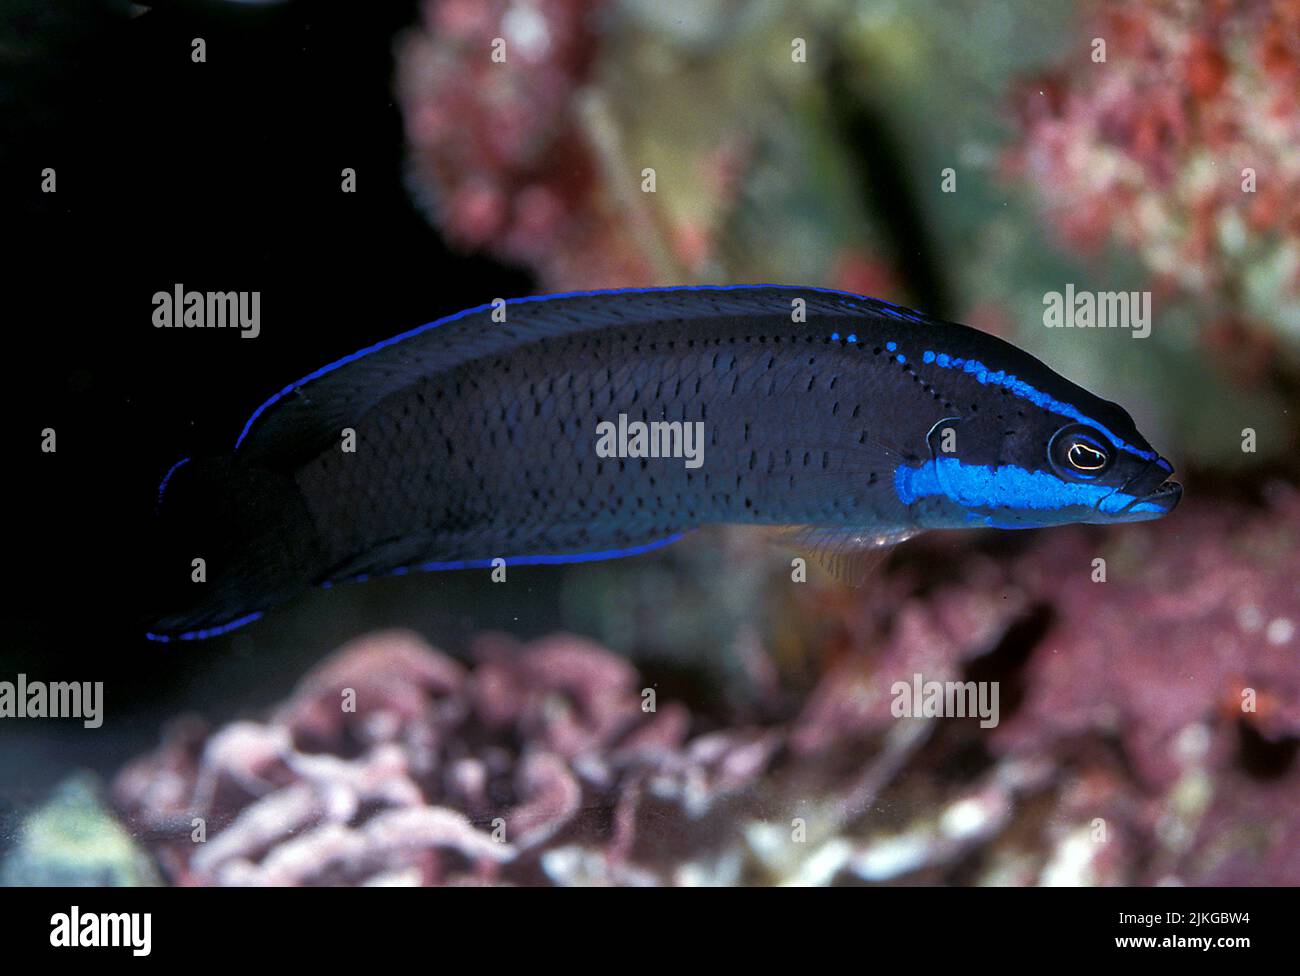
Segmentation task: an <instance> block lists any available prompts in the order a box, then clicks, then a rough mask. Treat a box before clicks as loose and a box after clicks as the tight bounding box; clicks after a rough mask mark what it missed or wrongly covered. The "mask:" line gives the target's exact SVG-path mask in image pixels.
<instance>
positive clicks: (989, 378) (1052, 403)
mask: <svg viewBox="0 0 1300 976" xmlns="http://www.w3.org/2000/svg"><path fill="white" fill-rule="evenodd" d="M921 358H922V359H923V360H924V361H925V362H927V363H928V362H930V361H931V360H933V361H934V364H935V365H936V366H939V367H941V368H943V369H959V370H961V371H962V372H964V373H969V374H971V375H972V376H974V377H975V379H976V380H977V381H978V382H980V383H984V384H988V385H992V386H1000V387H1003V388H1004V389H1006V390H1008V391H1009V392H1010V393H1012V394H1013V395H1014V396H1018V397H1020V398H1021V399H1022V400H1028V401H1029V402H1030V403H1032V404H1034V405H1035V406H1038V407H1042V408H1043V409H1044V410H1050V411H1051V412H1052V413H1056V414H1060V415H1061V416H1062V417H1069V418H1070V419H1071V420H1076V421H1078V422H1079V423H1081V424H1087V425H1088V426H1090V427H1096V428H1097V429H1098V430H1099V431H1101V432H1102V433H1103V434H1105V435H1106V436H1107V437H1109V438H1110V441H1111V443H1112V444H1114V445H1115V446H1116V447H1117V448H1119V449H1120V450H1121V451H1127V452H1128V453H1129V454H1133V455H1136V456H1137V457H1140V458H1142V459H1143V460H1146V461H1154V460H1156V457H1157V455H1156V454H1155V453H1154V452H1153V451H1144V450H1142V448H1140V447H1135V446H1134V445H1132V444H1129V443H1128V442H1127V441H1125V440H1124V439H1123V438H1121V437H1119V436H1117V435H1116V434H1115V432H1114V431H1112V430H1111V429H1109V428H1108V427H1107V426H1106V425H1105V424H1102V423H1100V422H1099V421H1096V420H1094V419H1093V418H1092V417H1089V416H1087V415H1086V414H1084V413H1083V412H1082V411H1081V410H1079V408H1078V407H1076V406H1074V405H1073V404H1069V403H1066V402H1065V401H1063V400H1057V399H1056V398H1055V397H1053V396H1051V395H1050V394H1047V393H1044V392H1043V391H1042V390H1039V389H1037V388H1036V387H1033V386H1030V385H1029V384H1028V383H1026V382H1025V381H1024V380H1022V379H1020V378H1019V377H1016V376H1012V375H1011V374H1010V373H1008V372H1006V371H1005V370H997V371H994V370H991V369H989V368H988V367H987V366H985V365H984V364H983V363H981V362H980V361H979V360H976V359H963V358H962V357H960V356H949V355H948V354H947V353H935V352H931V351H928V350H927V351H926V352H925V354H924V355H923V356H922V357H921ZM1169 470H1170V471H1172V470H1173V468H1170V469H1169Z"/></svg>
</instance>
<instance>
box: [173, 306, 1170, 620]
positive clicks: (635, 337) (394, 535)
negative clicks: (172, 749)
mask: <svg viewBox="0 0 1300 976" xmlns="http://www.w3.org/2000/svg"><path fill="white" fill-rule="evenodd" d="M494 311H495V312H496V314H497V318H500V316H501V314H502V313H504V321H494V315H493V313H494ZM637 424H641V425H644V427H643V428H642V429H643V430H645V429H651V428H652V425H654V426H653V433H652V434H651V436H650V438H649V440H650V442H651V443H652V444H654V443H659V444H661V445H662V447H663V448H664V450H663V451H662V452H657V453H662V454H672V453H676V454H678V455H680V454H682V450H681V449H682V448H683V447H685V448H687V449H689V448H692V447H693V448H694V454H692V455H691V458H684V457H682V456H644V455H645V454H646V453H647V451H646V442H645V439H644V438H643V439H642V441H641V444H640V448H639V449H637V447H636V446H635V445H634V446H633V447H632V448H631V449H630V450H629V449H628V439H627V437H626V436H625V434H626V431H627V430H628V429H633V430H635V429H636V425H637ZM612 429H618V430H619V431H620V433H619V436H618V437H611V435H610V431H611V430H612ZM692 432H695V433H698V434H699V435H700V436H699V442H698V443H695V444H694V445H692V444H691V441H690V435H691V433H692ZM602 438H605V440H604V441H603V443H604V445H605V448H606V449H605V450H602V449H601V448H600V445H601V443H602ZM683 438H684V439H683ZM660 439H661V440H660ZM615 443H617V445H618V450H615V451H614V452H612V453H613V454H615V455H621V456H611V451H610V450H608V448H609V447H610V445H613V444H615ZM1171 471H1172V468H1171V467H1170V466H1169V464H1168V463H1167V462H1165V461H1164V460H1163V459H1162V458H1160V457H1159V456H1158V455H1157V454H1156V453H1155V451H1153V450H1152V448H1151V446H1150V445H1149V444H1148V443H1147V442H1146V441H1145V440H1144V439H1143V437H1142V436H1141V434H1139V433H1138V432H1137V430H1136V429H1135V427H1134V425H1133V422H1132V419H1131V418H1130V417H1129V416H1128V414H1127V413H1126V412H1125V411H1124V410H1123V409H1122V408H1121V407H1119V406H1118V405H1116V404H1114V403H1110V402H1107V401H1104V400H1101V399H1099V398H1097V397H1095V396H1093V395H1092V394H1090V393H1088V392H1087V391H1085V390H1083V389H1081V388H1080V387H1078V386H1076V385H1074V384H1073V383H1070V382H1069V381H1068V380H1065V379H1064V378H1062V377H1061V376H1059V375H1057V374H1056V373H1054V372H1053V371H1051V370H1050V369H1048V368H1047V367H1046V366H1044V365H1043V364H1042V363H1041V362H1039V361H1038V360H1036V359H1034V358H1033V357H1032V356H1030V355H1028V354H1027V353H1025V352H1023V351H1021V350H1019V349H1017V348H1015V347H1014V346H1011V345H1010V344H1008V343H1006V342H1003V341H1002V340H1000V339H997V338H995V337H993V336H989V335H986V334H984V333H981V332H978V331H976V330H973V329H970V328H967V327H965V326H961V325H957V324H952V323H944V322H938V321H935V320H932V319H929V318H927V317H925V316H923V315H921V314H919V313H916V312H912V311H909V310H907V309H902V308H899V307H897V306H893V305H889V304H887V303H884V302H878V301H876V300H873V299H868V298H862V297H859V296H856V295H848V294H844V293H839V292H831V291H823V290H819V289H809V288H793V287H792V288H786V287H780V286H740V287H732V288H679V289H660V290H648V291H620V292H604V293H593V294H585V295H571V296H553V297H546V298H534V299H520V300H516V301H512V302H508V303H505V304H504V306H502V307H500V308H497V309H494V308H493V307H492V306H485V307H483V308H479V309H472V310H470V311H468V312H464V313H461V314H459V315H456V316H452V317H450V318H448V319H445V320H440V321H439V322H435V323H431V324H430V325H428V326H424V327H422V328H420V329H416V330H414V331H412V332H410V333H406V334H404V335H402V336H398V337H396V338H395V339H393V340H389V341H388V342H385V343H380V344H379V345H377V346H375V347H372V348H371V349H368V350H363V351H361V352H359V353H357V354H355V355H353V356H349V357H346V358H345V359H343V360H340V361H339V362H338V363H334V364H331V365H330V366H327V367H325V368H323V369H321V370H318V371H317V372H316V373H314V374H312V375H311V376H309V377H307V378H305V379H304V380H300V381H299V382H297V383H295V384H293V385H291V386H290V387H287V388H286V389H285V390H284V391H282V392H281V393H279V394H277V395H276V396H275V397H273V398H272V399H271V400H270V401H268V402H267V403H266V404H264V405H263V406H262V407H261V408H259V409H258V411H257V412H256V413H255V414H254V415H253V417H252V418H251V419H250V421H249V422H248V424H247V425H246V426H245V428H244V431H243V433H242V434H241V435H240V437H239V441H238V444H237V447H236V449H235V451H234V453H233V454H232V455H231V456H230V457H227V458H220V459H208V460H196V461H193V462H191V463H188V464H185V465H184V466H182V467H179V468H177V469H175V470H174V471H173V472H171V473H170V476H169V479H168V482H167V484H166V485H165V491H164V493H163V496H162V499H161V503H160V506H159V517H158V526H157V528H158V532H157V533H156V536H157V544H158V545H159V547H160V553H159V563H158V565H159V567H160V570H161V571H162V574H163V578H162V579H161V580H160V583H159V593H160V595H161V596H162V599H163V602H164V604H165V606H164V607H162V608H160V611H159V612H158V613H157V614H156V615H155V616H154V617H153V619H154V621H155V623H154V624H153V626H152V634H153V635H154V636H156V637H161V638H170V637H183V636H191V635H197V634H207V633H210V632H212V631H215V630H218V629H221V628H223V627H225V626H227V625H229V624H231V623H232V622H237V621H240V620H243V619H247V618H248V617H249V616H250V615H253V614H255V613H257V612H259V611H261V610H263V609H265V608H267V607H270V606H273V605H275V604H276V603H278V602H281V601H283V600H285V599H288V598H289V597H291V596H292V595H293V594H294V593H296V592H297V591H299V590H301V589H302V588H304V587H307V586H311V585H330V584H333V583H337V582H342V581H345V580H353V579H358V578H364V577H367V576H371V575H376V574H386V573H392V572H402V571H406V570H408V569H417V568H418V569H438V568H451V567H456V566H464V565H483V564H487V563H489V562H490V561H491V560H492V559H494V558H498V557H499V558H504V559H505V560H506V562H507V564H518V563H523V562H548V561H568V560H576V559H587V558H603V557H607V556H614V555H626V554H629V553H632V552H639V551H644V550H645V549H647V548H650V547H653V546H655V545H657V544H660V543H662V542H663V541H665V540H671V539H674V538H676V537H677V536H679V535H680V534H682V533H683V532H686V531H689V530H691V529H694V528H696V527H699V526H702V525H707V524H713V523H751V524H767V525H783V526H787V525H798V526H805V527H808V529H807V531H808V532H809V533H810V536H809V537H810V538H814V537H815V538H818V539H820V540H822V541H823V542H828V543H832V544H836V545H854V546H866V545H880V544H887V543H889V542H893V541H897V540H899V539H901V538H905V537H907V536H909V535H914V534H916V533H917V532H920V531H924V530H926V529H930V528H950V527H978V526H994V527H1000V528H1021V527H1030V526H1044V525H1053V524H1061V523H1065V522H1080V521H1082V522H1112V521H1133V520H1138V519H1146V518H1155V517H1159V516H1160V515H1163V514H1165V513H1167V512H1168V511H1170V510H1171V509H1172V508H1173V506H1174V505H1175V504H1176V503H1177V500H1178V497H1179V493H1180V489H1179V488H1178V487H1177V485H1174V484H1173V483H1167V482H1166V480H1165V479H1166V477H1167V476H1168V475H1169V473H1170V472H1171ZM195 557H201V558H203V559H204V560H205V563H206V571H207V575H206V580H205V581H204V582H197V583H196V582H192V580H191V575H190V574H191V566H192V560H193V559H194V558H195Z"/></svg>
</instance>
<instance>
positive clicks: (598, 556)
mask: <svg viewBox="0 0 1300 976" xmlns="http://www.w3.org/2000/svg"><path fill="white" fill-rule="evenodd" d="M685 534H686V533H685V532H678V533H676V534H675V535H670V536H668V537H667V538H665V539H656V540H655V541H654V542H646V543H643V544H642V545H639V546H630V547H629V548H627V549H606V550H604V551H603V552H579V553H572V554H565V555H558V556H553V555H545V556H513V557H496V558H505V563H506V565H507V566H557V565H561V564H566V563H592V562H600V561H602V560H606V559H623V558H625V557H628V556H639V555H641V554H642V553H647V552H654V551H655V550H656V549H662V548H663V547H664V546H670V545H672V544H673V543H674V542H676V541H677V540H678V539H680V538H681V537H682V536H684V535H685ZM493 561H494V560H493V559H463V560H459V561H455V562H434V563H420V564H419V565H417V566H401V567H398V568H397V569H393V570H389V571H388V572H385V573H377V574H374V575H370V574H363V575H361V576H354V577H352V578H351V579H348V580H344V581H343V582H345V583H364V582H366V581H367V580H371V579H378V578H382V577H385V576H405V575H406V574H407V573H434V572H441V571H443V570H450V569H487V568H488V567H490V566H491V565H492V563H493ZM333 585H334V584H332V583H329V582H325V583H322V584H321V588H322V589H329V588H330V587H332V586H333ZM261 616H262V613H261V611H258V612H257V613H250V614H248V615H247V616H244V617H240V618H239V619H237V620H232V621H230V623H227V624H220V625H218V626H216V627H205V628H204V629H203V630H191V631H186V632H185V633H183V634H155V633H152V632H149V633H146V634H145V635H144V636H145V637H146V638H147V639H148V640H151V641H157V642H158V643H160V644H169V643H171V642H172V641H178V640H180V641H188V640H206V639H207V638H209V637H218V636H220V635H221V634H226V633H229V632H230V631H232V630H236V629H238V628H240V627H243V626H244V625H245V624H251V623H252V622H253V621H255V620H257V619H259V618H260V617H261Z"/></svg>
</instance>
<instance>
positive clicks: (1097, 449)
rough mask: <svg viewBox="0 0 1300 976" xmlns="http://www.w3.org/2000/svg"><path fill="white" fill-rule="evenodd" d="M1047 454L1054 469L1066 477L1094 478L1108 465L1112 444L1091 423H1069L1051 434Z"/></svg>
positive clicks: (1112, 450) (1112, 452) (1112, 454)
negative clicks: (1086, 424) (1089, 424)
mask: <svg viewBox="0 0 1300 976" xmlns="http://www.w3.org/2000/svg"><path fill="white" fill-rule="evenodd" d="M1047 453H1048V457H1049V459H1050V460H1051V462H1052V466H1053V467H1054V468H1055V469H1056V471H1057V473H1058V474H1060V475H1062V476H1064V477H1069V478H1083V479H1088V478H1096V477H1098V476H1099V475H1101V474H1103V473H1104V472H1105V471H1106V470H1107V469H1108V468H1109V467H1110V463H1111V459H1112V457H1113V456H1114V448H1112V447H1111V445H1110V442H1109V441H1107V440H1106V438H1105V436H1104V435H1102V434H1101V433H1099V432H1098V431H1095V430H1093V429H1092V428H1091V427H1085V426H1083V425H1082V424H1071V425H1070V426H1068V427H1062V428H1061V429H1060V430H1058V431H1057V432H1056V434H1055V435H1054V436H1053V437H1052V442H1051V444H1050V445H1049V446H1048V449H1047Z"/></svg>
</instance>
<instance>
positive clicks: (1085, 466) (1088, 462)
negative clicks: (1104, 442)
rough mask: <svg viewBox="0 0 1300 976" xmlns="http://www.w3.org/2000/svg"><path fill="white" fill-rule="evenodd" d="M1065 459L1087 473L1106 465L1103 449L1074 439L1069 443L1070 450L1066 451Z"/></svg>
mask: <svg viewBox="0 0 1300 976" xmlns="http://www.w3.org/2000/svg"><path fill="white" fill-rule="evenodd" d="M1066 459H1067V460H1068V461H1069V462H1070V464H1071V466H1073V467H1075V468H1078V469H1079V470H1080V471H1087V472H1089V473H1091V472H1094V471H1100V470H1102V469H1103V468H1104V467H1106V461H1107V458H1106V454H1105V452H1104V451H1100V450H1098V449H1097V448H1095V447H1093V446H1092V445H1091V444H1085V443H1083V442H1082V441H1075V442H1074V443H1073V444H1071V445H1070V450H1069V451H1068V452H1067V453H1066Z"/></svg>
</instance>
